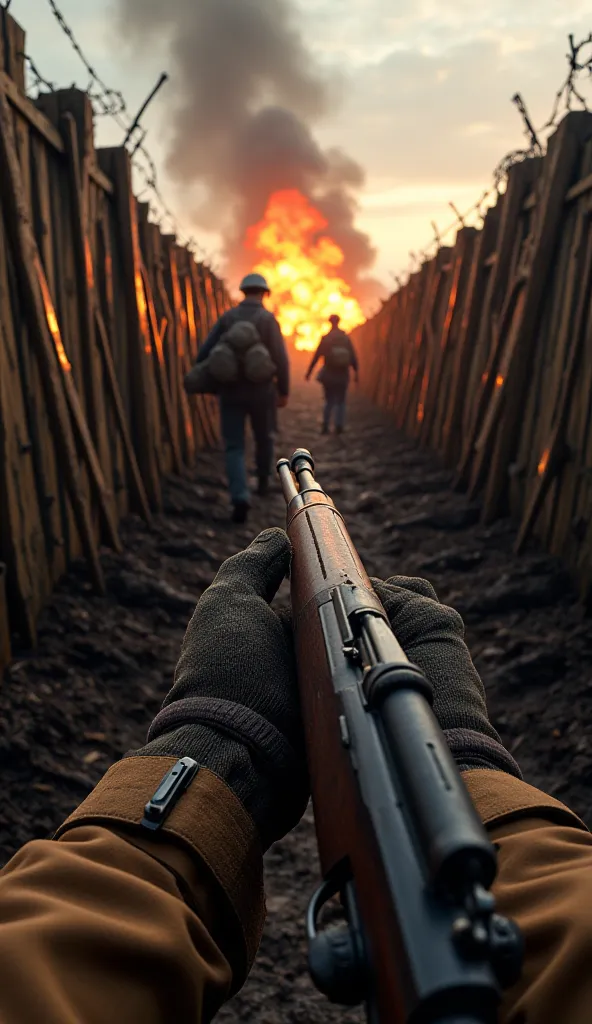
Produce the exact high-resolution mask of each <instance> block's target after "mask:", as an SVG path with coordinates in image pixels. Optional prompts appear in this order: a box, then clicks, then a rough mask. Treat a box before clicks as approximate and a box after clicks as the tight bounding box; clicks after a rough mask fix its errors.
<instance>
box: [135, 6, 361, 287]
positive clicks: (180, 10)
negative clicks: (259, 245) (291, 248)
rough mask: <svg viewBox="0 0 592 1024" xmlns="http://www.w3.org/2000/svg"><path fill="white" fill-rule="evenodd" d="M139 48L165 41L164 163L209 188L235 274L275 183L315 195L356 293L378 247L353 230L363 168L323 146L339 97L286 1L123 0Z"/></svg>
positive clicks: (211, 209) (212, 220)
mask: <svg viewBox="0 0 592 1024" xmlns="http://www.w3.org/2000/svg"><path fill="white" fill-rule="evenodd" d="M117 5H118V7H117V16H118V20H119V25H120V28H121V30H122V31H123V34H124V38H125V39H126V40H127V41H128V42H129V43H131V44H132V46H133V47H134V50H136V52H137V50H138V45H137V44H139V47H140V52H141V49H143V48H146V47H148V46H152V45H159V46H160V45H162V44H163V42H164V45H166V47H167V48H168V51H169V54H170V58H169V61H168V65H169V70H170V72H171V84H170V85H169V86H167V89H168V93H167V95H168V98H169V102H170V104H171V109H170V118H168V120H169V127H170V132H171V135H170V146H169V151H168V158H167V169H168V171H169V173H170V174H171V176H172V177H173V178H174V180H175V181H176V182H177V183H178V184H179V185H181V186H183V185H184V186H188V187H190V186H193V185H195V184H197V183H200V184H202V185H205V187H206V189H207V193H208V199H207V202H206V203H204V204H203V205H202V206H201V207H200V209H198V211H197V218H198V220H199V221H200V222H201V223H202V225H203V226H206V227H210V228H211V227H217V228H222V230H223V233H224V236H225V240H226V246H227V255H228V259H229V270H230V272H231V274H232V275H233V276H234V275H236V274H239V273H241V271H242V270H243V269H244V262H243V261H244V254H243V253H242V252H241V245H240V241H241V239H242V237H243V232H244V229H245V227H247V226H248V225H249V224H252V223H254V222H256V221H257V220H259V219H260V217H261V216H262V214H263V212H264V209H265V204H266V200H267V198H268V196H269V194H270V193H271V192H272V191H275V190H277V189H283V188H298V189H300V190H301V191H302V192H304V193H305V194H306V195H308V196H309V197H311V198H312V199H314V201H315V203H316V204H317V205H318V207H319V208H320V209H321V211H322V212H323V214H324V215H325V216H326V218H327V220H328V221H329V228H328V230H329V233H330V234H331V235H332V237H334V238H335V240H336V241H337V242H338V244H339V245H340V246H341V247H342V248H343V250H344V254H345V264H344V268H343V276H345V277H346V280H348V282H349V283H350V284H352V285H354V286H355V290H356V293H357V294H360V293H363V294H364V295H365V296H367V295H368V292H369V291H370V292H372V293H373V294H375V293H376V290H375V283H374V282H372V283H370V282H367V283H366V282H365V283H364V284H359V283H358V282H359V277H360V274H361V273H363V272H365V271H367V269H368V268H369V267H370V266H371V265H372V263H373V261H374V257H375V252H374V250H373V248H372V246H371V244H370V240H369V238H368V236H367V235H365V234H363V233H362V232H360V231H358V230H357V229H356V228H355V227H354V218H355V215H356V212H357V203H356V193H357V191H358V190H359V189H360V188H361V186H362V185H363V183H364V172H363V170H362V168H361V167H360V166H359V165H358V164H357V163H356V162H355V161H354V160H352V159H351V158H350V157H348V156H346V155H345V154H343V153H341V152H340V151H337V150H329V151H325V150H323V149H322V148H321V147H320V146H319V144H318V143H317V141H316V140H315V138H314V135H313V132H312V128H313V127H314V124H315V122H316V121H317V119H318V118H320V117H322V116H324V115H326V114H327V113H328V112H329V111H330V109H331V105H332V93H333V90H332V88H331V83H330V81H329V80H328V78H327V76H326V75H325V74H324V73H323V71H322V69H321V68H320V67H319V66H318V64H317V62H316V61H315V59H314V57H313V55H312V54H311V53H310V52H309V51H308V50H307V49H306V47H305V45H304V42H303V40H302V38H301V36H300V34H299V33H298V31H297V27H296V25H295V18H294V11H293V9H292V6H291V3H290V2H288V0H161V2H157V0H117Z"/></svg>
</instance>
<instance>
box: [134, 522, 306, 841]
mask: <svg viewBox="0 0 592 1024" xmlns="http://www.w3.org/2000/svg"><path fill="white" fill-rule="evenodd" d="M290 553H291V552H290V542H289V540H288V538H287V536H286V534H285V533H284V531H283V530H279V529H272V530H264V531H263V533H260V534H259V536H258V537H256V538H255V540H254V541H253V542H252V544H250V545H249V547H248V548H247V549H246V550H245V551H241V552H239V553H238V554H237V555H233V556H232V558H229V559H227V561H225V562H224V563H223V564H222V566H221V567H220V569H219V570H218V573H217V574H216V577H215V579H214V581H213V583H212V584H211V586H210V587H208V589H207V590H206V591H205V592H204V593H203V594H202V596H201V598H200V599H199V602H198V604H197V608H196V609H195V612H194V614H193V617H192V619H191V621H190V623H189V626H188V627H187V632H186V634H185V639H184V641H183V646H182V648H181V656H180V658H179V662H178V664H177V668H176V671H175V682H174V686H173V688H172V690H171V691H170V693H169V694H168V695H167V697H166V699H165V701H164V703H163V706H162V710H161V711H160V712H159V713H158V715H157V716H156V718H155V719H154V721H153V723H152V725H151V726H150V730H149V733H148V742H147V745H146V746H145V747H142V748H141V749H140V750H137V751H134V752H132V754H131V755H128V756H137V755H140V756H141V755H163V754H169V755H173V756H175V757H184V756H185V755H187V756H189V757H193V758H194V759H195V760H196V761H198V762H199V764H201V765H203V766H204V767H207V768H209V769H210V770H211V771H213V772H215V773H216V774H217V775H218V776H219V777H220V778H222V779H223V780H224V781H225V782H226V783H227V785H228V786H229V787H230V788H231V789H232V790H233V792H234V793H235V795H236V796H238V797H239V799H240V800H241V801H242V803H243V805H244V806H245V808H246V810H247V811H248V812H249V814H250V815H251V817H252V818H253V820H254V822H255V824H256V826H257V828H258V831H259V834H260V836H261V841H262V844H263V847H264V849H265V848H267V847H268V846H269V845H270V844H271V843H272V842H274V841H275V840H276V839H279V838H281V836H283V835H285V833H286V832H288V831H289V830H290V829H291V828H293V827H294V826H295V825H296V824H297V823H298V821H299V820H300V817H301V816H302V814H303V813H304V810H305V807H306V803H307V800H308V780H307V775H306V767H305V755H304V740H303V733H302V725H301V719H300V708H299V701H298V688H297V682H296V663H295V658H294V652H293V646H292V634H291V627H290V623H289V620H287V621H283V620H282V619H281V618H280V616H279V615H278V614H276V613H275V611H273V609H272V608H270V606H269V602H270V601H271V600H272V599H273V597H274V596H275V594H276V592H277V590H278V587H279V585H280V583H281V582H282V580H283V578H284V576H285V575H286V573H287V571H288V568H289V564H290Z"/></svg>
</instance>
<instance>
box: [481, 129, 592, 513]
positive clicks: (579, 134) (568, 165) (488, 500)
mask: <svg viewBox="0 0 592 1024" xmlns="http://www.w3.org/2000/svg"><path fill="white" fill-rule="evenodd" d="M590 134H592V115H590V114H586V113H584V112H572V113H571V114H568V115H567V116H566V117H565V118H564V120H563V121H562V122H561V124H560V126H559V128H558V130H557V132H556V133H555V135H554V136H553V138H552V139H551V140H550V142H549V150H548V152H547V157H546V161H547V162H548V166H547V167H546V168H545V170H546V173H545V176H544V178H543V180H542V182H541V195H540V199H539V202H538V204H537V218H536V225H535V230H534V237H533V239H532V245H531V249H530V261H529V268H528V282H527V285H526V288H525V294H524V303H523V309H522V315H521V317H520V320H519V324H518V327H517V330H516V332H515V334H514V333H513V337H512V341H513V345H511V348H510V352H509V358H508V371H507V375H506V376H505V378H504V380H503V383H502V385H501V390H503V393H504V416H503V419H502V421H501V423H500V427H499V431H498V436H497V439H496V447H495V451H494V453H493V458H492V460H491V465H490V468H489V474H488V480H487V487H486V490H485V499H484V504H483V520H484V522H490V521H491V520H492V519H493V518H495V516H496V515H497V514H498V512H499V511H500V510H501V509H502V508H503V506H504V502H505V498H506V491H507V483H508V478H507V471H508V466H509V464H510V462H511V461H512V457H513V453H514V451H515V448H516V444H517V437H518V425H519V423H520V418H521V415H522V404H523V398H524V388H525V385H526V381H527V375H528V369H529V365H530V360H531V358H532V353H533V344H534V340H535V337H536V328H537V324H538V318H539V316H540V309H541V299H542V297H543V295H544V293H545V289H546V287H547V281H548V278H549V273H550V270H551V267H552V260H553V254H554V249H555V245H556V241H557V236H558V232H559V229H560V226H561V219H562V212H563V204H564V201H565V194H566V192H567V189H568V187H569V185H570V184H571V179H572V175H573V171H574V167H575V162H576V159H577V156H578V152H579V149H580V146H581V143H582V141H583V140H584V139H585V138H587V137H588V136H589V135H590Z"/></svg>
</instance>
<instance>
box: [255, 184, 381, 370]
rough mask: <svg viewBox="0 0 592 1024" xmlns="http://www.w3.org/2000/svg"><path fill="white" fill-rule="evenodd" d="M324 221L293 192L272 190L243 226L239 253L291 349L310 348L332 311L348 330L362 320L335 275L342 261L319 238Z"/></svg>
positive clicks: (329, 244) (334, 249) (324, 238)
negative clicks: (249, 263)
mask: <svg viewBox="0 0 592 1024" xmlns="http://www.w3.org/2000/svg"><path fill="white" fill-rule="evenodd" d="M327 226H328V222H327V220H326V219H325V217H323V215H322V214H321V213H320V212H319V210H317V209H316V208H315V207H314V206H313V205H312V203H311V202H310V201H309V200H308V199H307V198H306V197H305V196H303V195H302V193H301V192H298V191H297V190H296V189H287V190H284V191H280V192H274V193H273V194H272V195H271V196H270V198H269V200H268V203H267V208H266V210H265V214H264V216H263V219H262V220H261V221H259V223H258V224H254V225H252V226H251V227H250V228H248V230H247V233H246V237H245V249H246V250H247V251H248V252H249V254H250V255H251V256H252V260H253V264H254V266H253V269H254V270H255V271H256V272H257V273H259V274H263V276H264V277H265V278H266V279H267V281H268V283H269V287H270V288H271V296H270V300H269V302H268V303H267V305H268V306H269V308H270V309H271V310H272V312H273V313H275V315H276V317H277V319H278V321H279V323H280V327H281V329H282V333H283V335H284V337H285V338H287V339H288V340H291V341H292V342H293V344H294V346H295V348H297V349H308V350H310V349H315V348H316V347H317V345H318V343H319V341H320V338H321V336H322V335H323V334H324V333H325V331H326V329H327V327H328V319H329V317H330V316H331V314H332V313H336V314H337V315H338V316H340V317H341V324H340V327H341V328H342V329H343V330H344V331H351V330H352V329H353V328H354V327H357V326H358V324H362V323H364V320H365V319H366V318H365V317H364V314H363V313H362V310H361V308H360V305H359V303H358V301H357V299H355V298H354V297H353V296H352V295H351V289H350V287H349V285H348V284H346V282H345V281H344V280H342V278H341V277H339V276H338V270H339V267H340V266H341V264H342V263H343V260H344V255H343V252H342V251H341V249H340V248H339V246H338V245H337V244H336V243H335V242H334V241H333V240H332V239H331V238H329V237H328V235H327V234H325V231H326V228H327Z"/></svg>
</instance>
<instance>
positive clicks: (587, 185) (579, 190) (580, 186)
mask: <svg viewBox="0 0 592 1024" xmlns="http://www.w3.org/2000/svg"><path fill="white" fill-rule="evenodd" d="M590 189H592V174H587V175H586V177H585V178H582V180H581V181H577V182H576V184H575V185H572V187H571V188H570V189H568V190H567V195H566V196H565V201H566V203H573V202H574V200H575V199H579V198H580V196H583V195H584V194H585V193H586V192H589V191H590Z"/></svg>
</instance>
